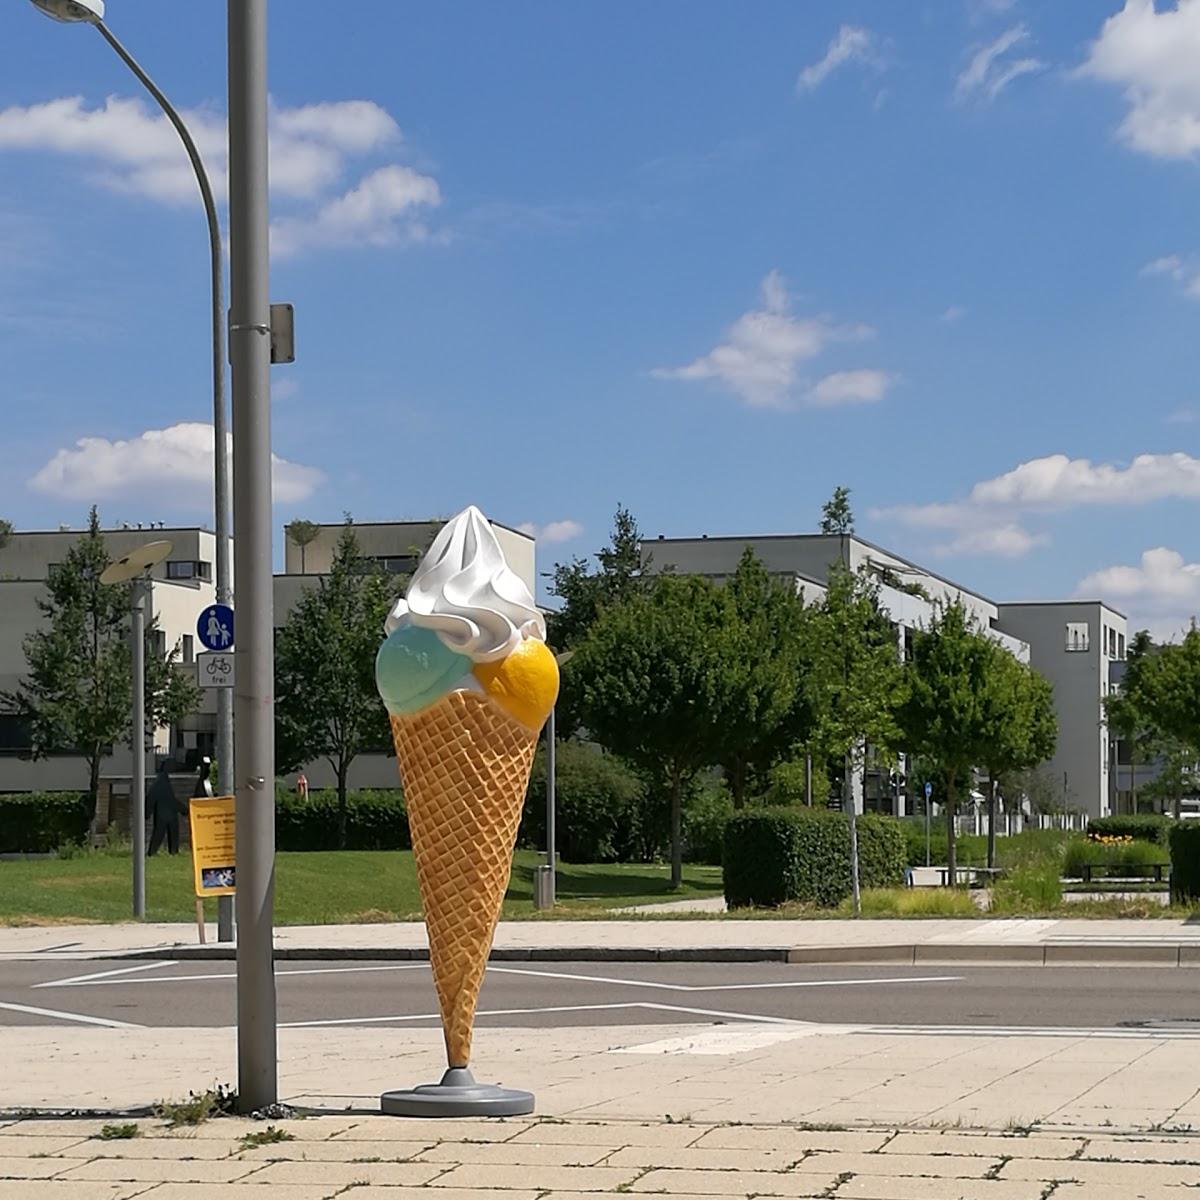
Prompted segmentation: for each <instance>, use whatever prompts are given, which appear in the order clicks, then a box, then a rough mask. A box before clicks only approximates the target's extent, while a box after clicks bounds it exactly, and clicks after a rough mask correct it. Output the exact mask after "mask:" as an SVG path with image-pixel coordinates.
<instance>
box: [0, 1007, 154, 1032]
mask: <svg viewBox="0 0 1200 1200" xmlns="http://www.w3.org/2000/svg"><path fill="white" fill-rule="evenodd" d="M0 1008H4V1009H7V1010H8V1011H9V1012H19V1013H28V1014H29V1015H30V1016H34V1017H54V1018H56V1019H57V1020H59V1021H78V1022H79V1023H80V1024H82V1025H103V1026H104V1027H105V1028H106V1029H145V1028H146V1027H145V1026H144V1025H135V1024H133V1023H132V1022H131V1021H110V1020H109V1019H108V1018H107V1017H88V1016H85V1015H84V1014H83V1013H69V1012H59V1011H58V1010H57V1009H54V1008H31V1007H30V1006H29V1005H28V1004H6V1003H4V1002H3V1001H0Z"/></svg>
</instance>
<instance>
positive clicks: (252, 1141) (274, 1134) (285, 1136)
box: [242, 1125, 296, 1150]
mask: <svg viewBox="0 0 1200 1200" xmlns="http://www.w3.org/2000/svg"><path fill="white" fill-rule="evenodd" d="M295 1140H296V1135H295V1134H294V1133H288V1131H287V1130H286V1129H280V1128H279V1127H278V1126H276V1125H268V1126H267V1127H266V1129H256V1130H254V1132H253V1133H248V1134H246V1136H245V1137H243V1138H242V1149H243V1150H253V1149H254V1148H255V1147H256V1146H273V1145H274V1144H275V1143H276V1142H294V1141H295Z"/></svg>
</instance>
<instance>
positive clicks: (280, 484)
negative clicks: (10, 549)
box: [29, 421, 325, 509]
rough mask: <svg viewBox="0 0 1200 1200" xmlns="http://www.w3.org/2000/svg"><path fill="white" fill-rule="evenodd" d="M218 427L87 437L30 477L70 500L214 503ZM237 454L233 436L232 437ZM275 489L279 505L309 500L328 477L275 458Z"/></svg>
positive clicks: (190, 425)
mask: <svg viewBox="0 0 1200 1200" xmlns="http://www.w3.org/2000/svg"><path fill="white" fill-rule="evenodd" d="M213 446H214V441H213V428H212V426H211V425H208V424H205V423H203V422H200V421H181V422H180V423H179V424H177V425H170V426H168V427H167V428H166V429H147V430H146V431H145V432H144V433H141V434H139V435H138V436H137V437H133V438H129V439H127V440H117V441H109V440H108V439H107V438H102V437H84V438H80V439H79V441H77V442H76V443H75V445H74V446H73V447H72V448H70V449H63V450H59V451H58V452H57V453H56V454H55V455H54V457H53V458H51V459H50V461H49V462H48V463H46V465H45V466H43V467H42V468H41V470H39V471H38V472H37V474H36V475H34V476H33V478H32V479H31V480H30V481H29V485H30V487H32V488H33V489H34V490H35V491H38V492H44V493H46V494H47V495H51V496H58V497H61V498H63V499H69V500H86V501H95V500H103V499H106V498H108V497H112V496H126V495H138V494H143V495H153V496H154V497H157V498H159V499H160V500H161V502H162V503H163V505H164V507H167V508H176V509H178V508H186V509H196V508H207V507H208V506H209V505H211V503H212V486H213ZM229 447H230V453H232V447H233V438H232V436H230V438H229ZM271 469H272V489H273V494H274V498H275V500H276V501H277V502H278V503H282V504H287V503H291V502H294V501H297V500H305V499H307V498H308V497H309V496H311V495H312V493H313V492H314V491H315V490H316V488H317V487H318V486H320V484H321V483H322V482H323V481H324V479H325V476H324V474H323V473H322V472H321V471H319V470H317V468H316V467H306V466H303V465H301V464H300V463H294V462H289V461H288V460H287V459H285V458H280V457H279V456H278V455H272V456H271Z"/></svg>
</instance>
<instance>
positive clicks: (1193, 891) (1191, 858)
mask: <svg viewBox="0 0 1200 1200" xmlns="http://www.w3.org/2000/svg"><path fill="white" fill-rule="evenodd" d="M1170 839H1171V840H1170V845H1171V899H1172V900H1173V901H1174V902H1175V903H1176V904H1190V903H1192V902H1193V901H1195V900H1198V899H1200V821H1179V822H1176V823H1174V824H1172V826H1171V833H1170Z"/></svg>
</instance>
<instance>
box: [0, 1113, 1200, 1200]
mask: <svg viewBox="0 0 1200 1200" xmlns="http://www.w3.org/2000/svg"><path fill="white" fill-rule="evenodd" d="M113 1124H114V1122H106V1121H104V1120H102V1119H80V1120H71V1119H61V1118H60V1119H57V1120H44V1119H38V1118H25V1119H19V1118H14V1119H11V1120H7V1121H2V1122H0V1200H75V1198H78V1200H134V1198H135V1197H136V1198H139V1200H140V1198H141V1197H149V1198H151V1200H191V1198H195V1200H200V1198H201V1197H211V1196H216V1195H219V1196H221V1197H228V1196H232V1197H234V1198H235V1200H257V1197H260V1196H261V1197H266V1196H269V1197H271V1200H332V1198H333V1197H343V1196H344V1197H347V1198H348V1200H467V1198H468V1197H470V1198H472V1200H601V1198H602V1197H604V1196H616V1195H630V1194H632V1195H646V1196H652V1195H663V1196H667V1197H671V1198H673V1200H700V1198H701V1197H707V1198H709V1200H712V1198H716V1197H731V1198H736V1197H741V1198H742V1200H748V1198H750V1197H771V1196H778V1197H789V1198H794V1200H801V1198H804V1200H818V1198H821V1200H1189V1198H1190V1197H1193V1198H1194V1197H1195V1196H1196V1195H1197V1188H1198V1187H1200V1134H1197V1135H1191V1134H1175V1135H1170V1136H1168V1135H1132V1134H1130V1135H1120V1134H1113V1133H1112V1132H1111V1131H1109V1130H1094V1131H1084V1130H1078V1131H1074V1132H1072V1133H1070V1134H1063V1133H1061V1132H1042V1131H1039V1130H1007V1131H999V1130H996V1131H980V1130H964V1129H946V1130H941V1131H937V1130H922V1131H913V1130H896V1129H891V1128H887V1127H885V1126H881V1127H878V1128H865V1127H857V1128H854V1129H820V1128H810V1127H805V1126H802V1125H795V1124H793V1125H769V1124H722V1125H716V1124H704V1123H697V1122H674V1123H668V1122H661V1121H659V1122H638V1121H618V1120H606V1121H564V1120H537V1119H534V1118H529V1119H517V1120H494V1121H474V1122H472V1121H447V1122H437V1121H405V1120H403V1119H399V1118H390V1117H381V1116H375V1115H369V1114H363V1115H357V1114H344V1115H342V1114H339V1115H336V1116H310V1117H307V1118H304V1119H291V1120H284V1121H278V1122H275V1123H273V1124H271V1125H268V1124H266V1123H264V1122H255V1121H248V1120H242V1119H238V1118H217V1119H214V1120H212V1121H209V1122H206V1123H205V1124H203V1125H200V1126H198V1127H195V1128H181V1129H171V1128H168V1127H167V1126H166V1124H165V1123H164V1122H163V1121H161V1120H158V1119H154V1118H142V1119H139V1120H137V1121H136V1122H132V1124H133V1125H135V1126H136V1135H135V1136H132V1137H120V1138H116V1137H112V1136H106V1132H107V1134H111V1133H112V1129H111V1126H112V1125H113ZM122 1124H124V1122H122ZM106 1126H109V1127H110V1128H109V1129H108V1130H107V1131H106ZM269 1130H275V1131H277V1132H276V1133H269V1132H268V1131H269ZM123 1132H126V1133H127V1132H128V1130H124V1131H123ZM275 1139H278V1140H275Z"/></svg>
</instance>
